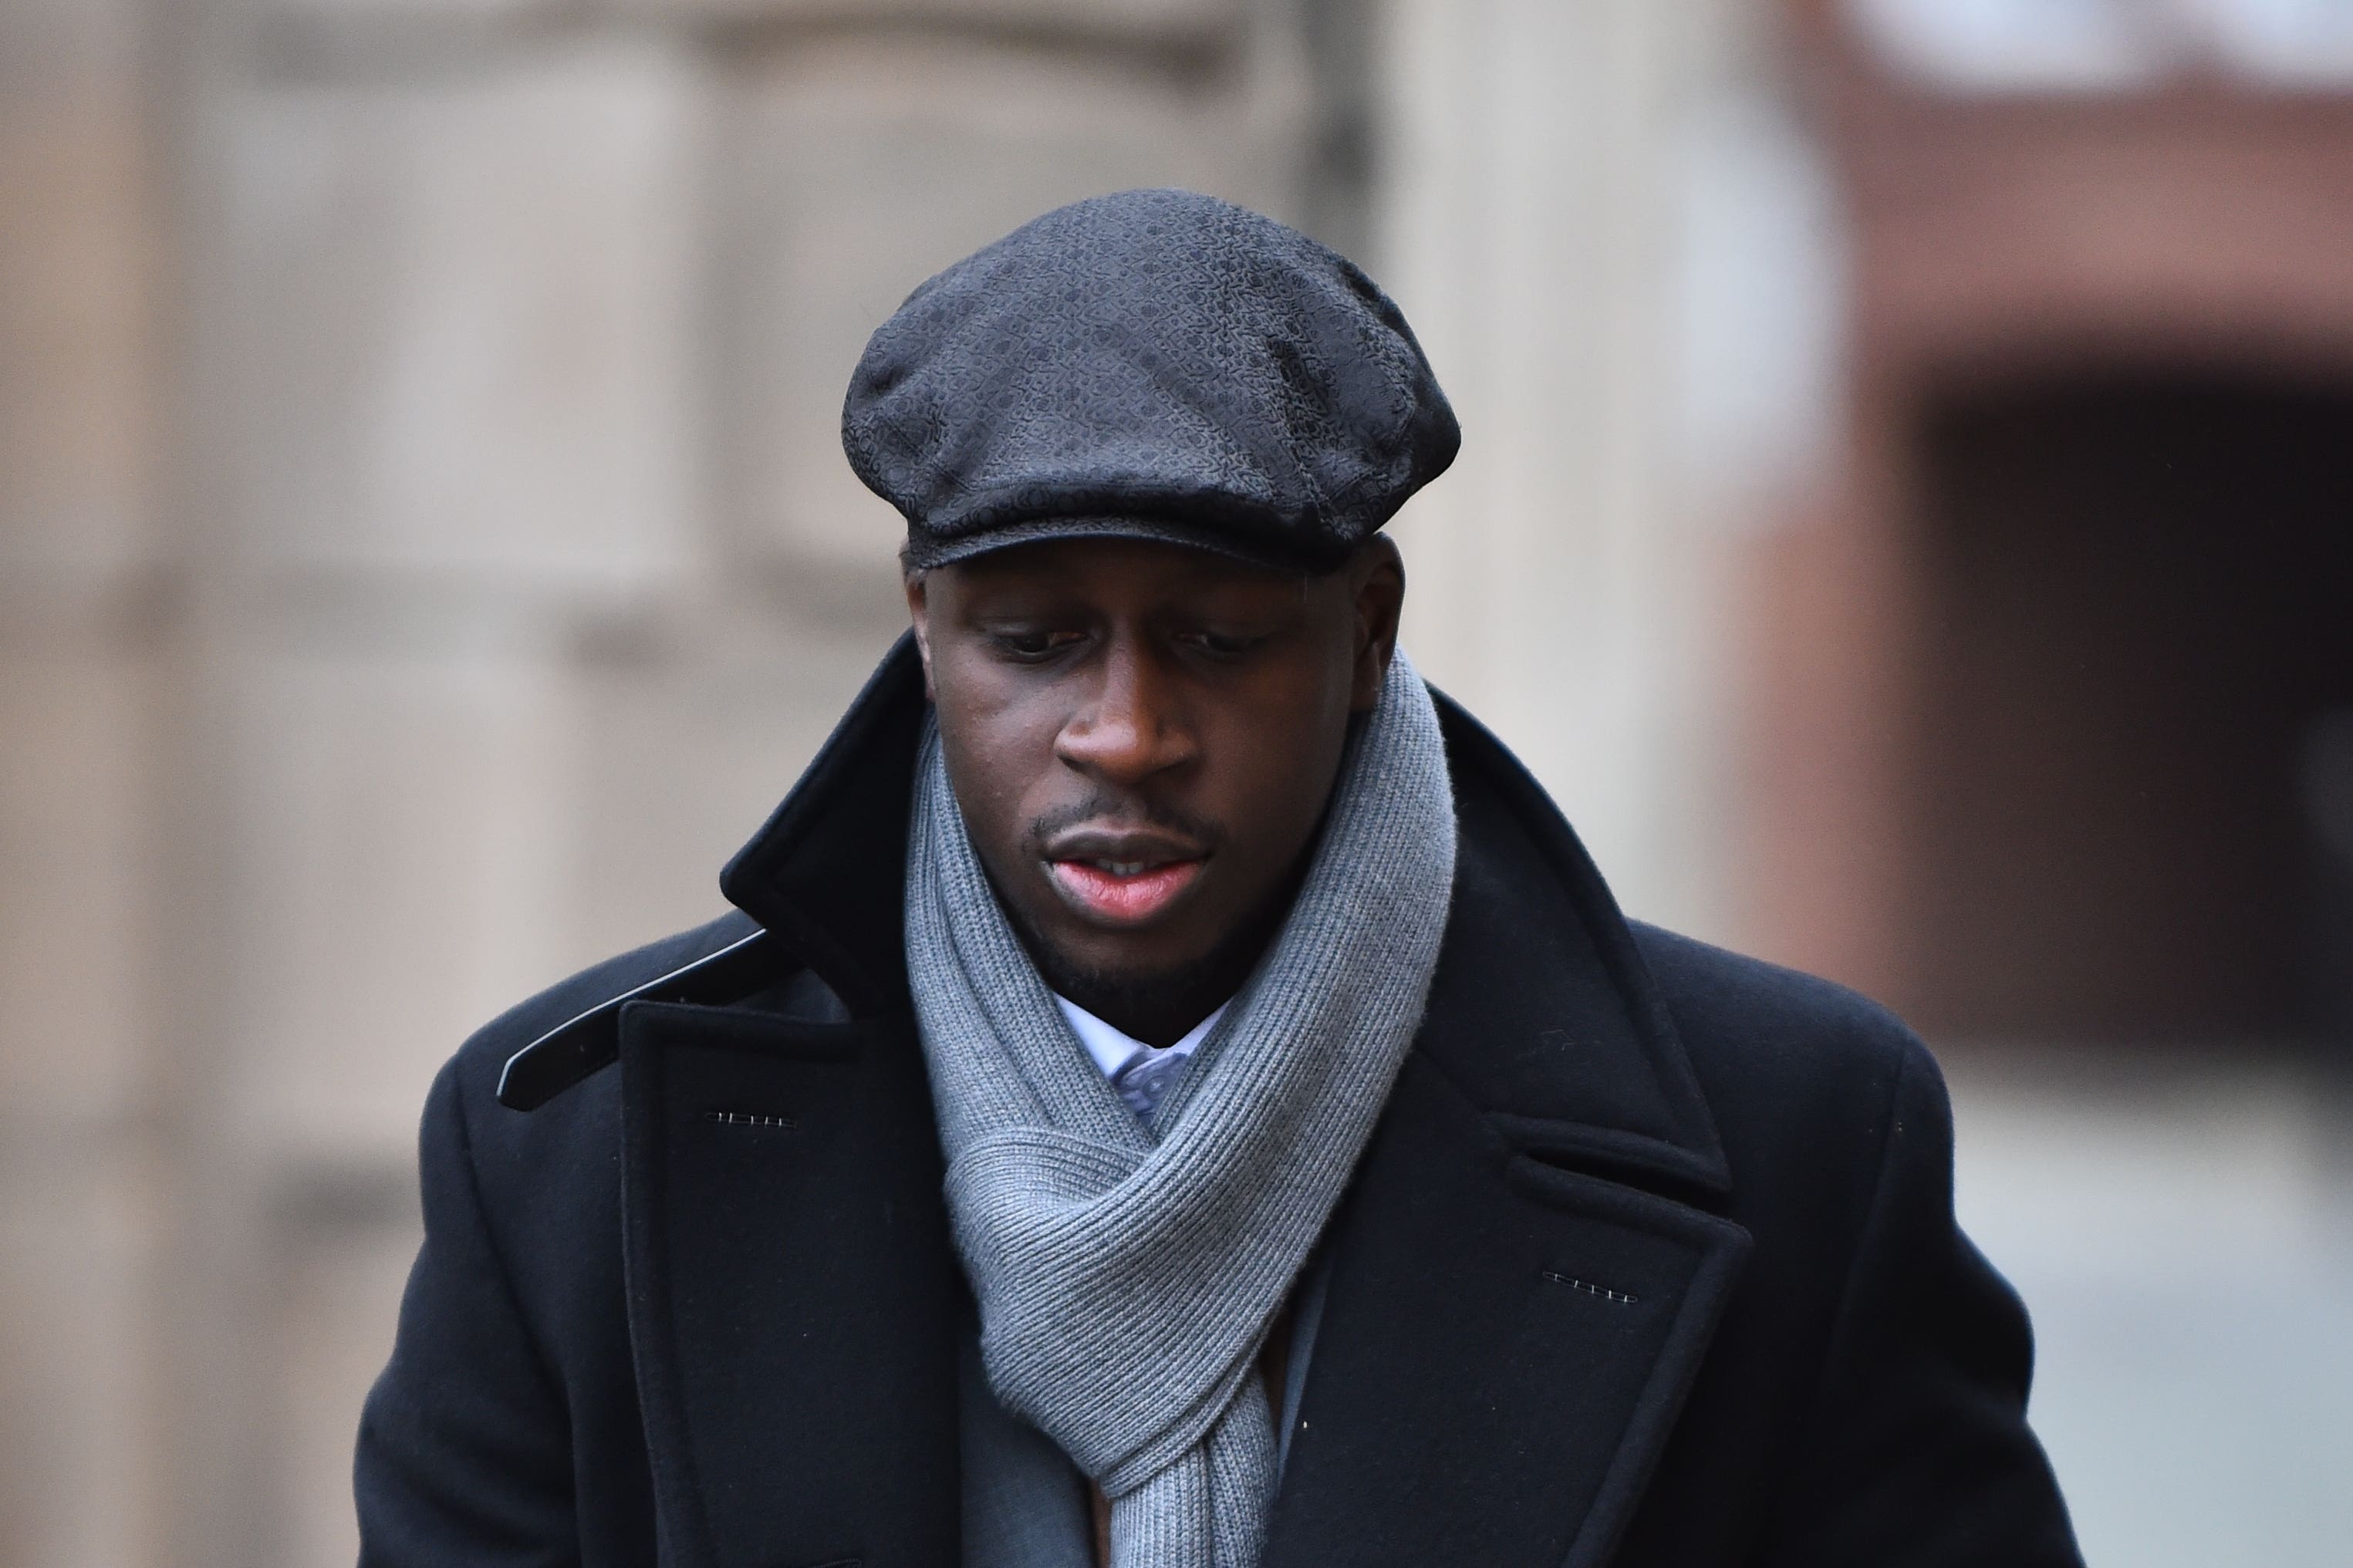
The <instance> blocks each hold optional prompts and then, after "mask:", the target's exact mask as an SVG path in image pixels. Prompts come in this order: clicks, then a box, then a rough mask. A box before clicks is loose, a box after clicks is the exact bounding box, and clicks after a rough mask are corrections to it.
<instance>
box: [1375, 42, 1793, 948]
mask: <svg viewBox="0 0 2353 1568" xmlns="http://www.w3.org/2000/svg"><path fill="white" fill-rule="evenodd" d="M1752 10H1761V8H1744V7H1741V6H1738V5H1734V4H1730V3H1728V0H1387V5H1386V6H1385V16H1386V19H1387V27H1386V32H1385V36H1384V37H1383V44H1382V47H1381V49H1380V51H1379V55H1378V60H1379V66H1378V80H1379V82H1380V84H1381V101H1382V102H1383V105H1384V108H1385V110H1386V114H1385V117H1384V119H1383V120H1382V121H1381V129H1382V141H1381V146H1382V148H1383V152H1384V157H1383V160H1382V162H1381V164H1380V169H1381V177H1380V179H1379V180H1378V181H1377V187H1376V190H1377V195H1376V204H1375V205H1376V210H1377V217H1376V224H1375V233H1376V236H1377V245H1376V247H1375V249H1376V254H1375V256H1374V257H1373V258H1372V260H1373V262H1374V263H1375V265H1376V268H1377V274H1378V275H1379V276H1380V277H1381V278H1382V279H1384V281H1385V282H1387V283H1388V286H1389V288H1390V289H1391V291H1392V292H1393V293H1395V295H1396V296H1397V298H1398V302H1399V303H1400V305H1402V307H1403V308H1404V310H1405V311H1406V313H1407V315H1408V316H1409V318H1410V319H1411V320H1412V321H1413V322H1414V323H1415V326H1416V327H1417V329H1418V330H1419V332H1420V334H1421V337H1422V339H1423V342H1424V344H1425V346H1426V347H1427V348H1428V349H1429V351H1430V355H1431V358H1432V360H1433V362H1434V363H1436V365H1437V367H1438V370H1439V374H1440V378H1441V380H1442V381H1443V383H1444V384H1445V385H1446V386H1447V388H1448V390H1449V392H1450V393H1451V395H1452V396H1453V398H1454V400H1455V403H1456V405H1457V407H1458V410H1459V412H1460V414H1461V417H1462V424H1463V430H1464V437H1463V449H1462V457H1461V460H1460V462H1459V463H1458V464H1457V466H1456V468H1455V469H1454V471H1453V472H1452V473H1451V474H1450V475H1448V476H1447V477H1446V478H1444V479H1441V480H1440V481H1439V483H1438V484H1437V485H1435V486H1433V487H1432V488H1431V489H1430V491H1429V492H1427V493H1426V495H1425V496H1424V497H1423V498H1422V499H1419V500H1416V501H1415V502H1414V503H1412V505H1411V506H1410V507H1409V509H1408V510H1407V512H1406V514H1405V515H1404V517H1403V518H1402V519H1401V520H1400V523H1399V527H1398V541H1399V543H1400V544H1401V546H1402V547H1403V549H1404V551H1405V553H1406V559H1407V563H1408V566H1409V570H1410V573H1411V575H1412V590H1411V593H1410V594H1409V603H1408V610H1407V636H1408V637H1409V640H1410V642H1411V645H1412V646H1413V647H1415V648H1416V649H1418V650H1419V652H1418V654H1417V657H1418V658H1420V659H1421V661H1422V665H1423V668H1425V669H1427V670H1428V671H1429V672H1430V676H1431V678H1432V679H1435V680H1436V681H1438V682H1439V683H1440V685H1441V686H1445V687H1447V688H1449V689H1451V690H1453V691H1454V692H1455V693H1457V694H1458V695H1459V696H1461V697H1462V698H1464V699H1465V700H1467V701H1468V702H1469V703H1470V704H1471V705H1472V707H1473V708H1474V709H1475V710H1477V711H1478V712H1479V713H1480V714H1481V715H1482V717H1483V718H1485V719H1486V720H1487V721H1489V722H1490V723H1491V724H1492V725H1493V727H1494V728H1495V729H1496V730H1497V731H1498V732H1499V733H1500V734H1501V735H1502V737H1503V738H1504V740H1505V741H1506V742H1508V743H1510V744H1511V745H1512V746H1513V747H1514V749H1515V750H1516V751H1517V752H1519V753H1520V755H1521V756H1522V757H1523V758H1524V759H1525V761H1526V762H1527V763H1528V764H1529V766H1530V767H1531V769H1532V770H1533V771H1534V772H1535V773H1536V775H1537V776H1538V777H1539V778H1540V779H1542V780H1543V781H1544V783H1545V784H1546V785H1547V786H1548V787H1549V788H1550V789H1551V790H1552V792H1553V794H1554V795H1555V796H1556V799H1558V800H1559V801H1560V803H1561V804H1562V805H1563V806H1564V808H1565V809H1566V810H1567V812H1568V814H1569V816H1570V817H1571V818H1572V820H1573V821H1574V822H1575V823H1576V825H1577V827H1578V829H1579V831H1580V832H1581V833H1582V834H1583V835H1584V837H1585V838H1586V841H1587V843H1588V847H1590V848H1591V849H1592V850H1593V852H1594V854H1595V857H1596V858H1597V859H1598V860H1599V863H1600V866H1601V869H1602V871H1603V874H1604V875H1605V876H1607V877H1609V879H1610V881H1611V883H1612V885H1613V887H1614V888H1615V889H1617V891H1618V892H1619V894H1620V897H1621V899H1623V900H1626V901H1627V902H1628V903H1629V905H1630V908H1631V909H1632V910H1633V911H1634V912H1636V913H1638V914H1641V915H1643V916H1645V917H1647V918H1650V919H1653V920H1657V921H1662V922H1664V923H1668V924H1671V925H1676V926H1680V927H1683V928H1684V929H1687V930H1693V931H1699V932H1703V933H1708V934H1714V935H1716V936H1717V937H1719V938H1720V939H1721V938H1725V937H1730V936H1736V935H1738V934H1739V933H1738V932H1737V931H1736V929H1734V926H1735V909H1736V902H1737V900H1736V898H1735V888H1734V883H1735V881H1736V869H1735V867H1736V851H1737V845H1736V842H1735V840H1736V820H1737V817H1736V812H1737V805H1738V802H1739V798H1740V795H1741V787H1742V786H1741V781H1740V778H1739V773H1738V756H1739V745H1738V742H1739V741H1740V739H1741V737H1740V735H1739V734H1738V732H1737V731H1736V728H1735V720H1736V710H1737V698H1738V697H1739V696H1740V695H1741V692H1740V682H1741V677H1740V672H1739V670H1738V669H1737V668H1736V662H1735V654H1736V647H1737V646H1738V643H1737V639H1736V636H1735V635H1734V631H1733V627H1732V626H1731V624H1730V623H1731V622H1732V620H1733V613H1734V611H1735V609H1736V605H1737V602H1738V601H1737V599H1736V595H1735V594H1734V593H1733V587H1734V584H1735V581H1736V577H1737V574H1739V573H1740V572H1741V571H1742V570H1743V569H1744V566H1745V559H1744V547H1743V542H1742V540H1741V537H1740V532H1741V530H1742V528H1743V527H1744V526H1745V525H1746V523H1747V522H1748V521H1753V520H1755V519H1757V518H1758V517H1760V516H1764V515H1768V514H1769V510H1770V500H1771V496H1770V490H1771V487H1772V484H1773V483H1774V481H1775V480H1776V479H1777V477H1778V474H1779V472H1780V471H1781V470H1782V469H1784V468H1789V467H1793V466H1794V465H1793V464H1791V463H1790V461H1789V454H1790V449H1791V448H1792V447H1798V446H1802V444H1803V443H1804V442H1805V441H1806V440H1807V439H1808V438H1810V435H1811V432H1812V430H1813V428H1814V427H1815V426H1817V425H1818V424H1820V422H1821V420H1822V419H1823V418H1824V417H1825V416H1824V414H1823V412H1822V405H1823V401H1824V392H1823V387H1822V374H1823V360H1824V354H1825V350H1826V347H1827V345H1826V344H1824V343H1823V342H1820V333H1819V331H1817V330H1816V321H1815V319H1814V318H1815V317H1818V316H1820V315H1823V314H1826V313H1827V312H1826V307H1825V306H1824V305H1823V304H1822V302H1821V295H1822V293H1823V291H1824V289H1826V288H1827V287H1828V280H1827V276H1826V272H1827V269H1828V268H1830V267H1831V265H1832V258H1831V255H1830V253H1829V246H1830V244H1831V241H1830V240H1829V238H1828V237H1825V236H1824V235H1822V234H1821V233H1820V232H1818V221H1819V219H1820V217H1821V216H1823V215H1821V214H1820V213H1819V212H1817V211H1816V210H1814V208H1815V205H1816V204H1815V202H1814V196H1813V192H1812V186H1811V180H1810V171H1809V168H1808V165H1807V159H1808V157H1809V154H1808V153H1807V151H1806V150H1805V149H1804V147H1803V146H1802V144H1800V142H1799V139H1798V138H1797V137H1796V136H1795V134H1794V132H1789V131H1788V130H1787V129H1786V121H1785V120H1784V118H1783V117H1782V116H1781V114H1780V113H1779V111H1778V109H1777V108H1776V107H1775V103H1774V99H1773V95H1772V92H1771V84H1770V80H1769V75H1768V73H1767V70H1766V69H1765V68H1764V64H1763V60H1762V58H1761V52H1760V51H1759V50H1758V49H1757V47H1756V43H1755V40H1754V38H1753V37H1751V34H1752V32H1753V30H1754V28H1755V27H1756V26H1757V18H1755V17H1754V16H1748V15H1746V14H1745V12H1746V11H1752Z"/></svg>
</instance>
